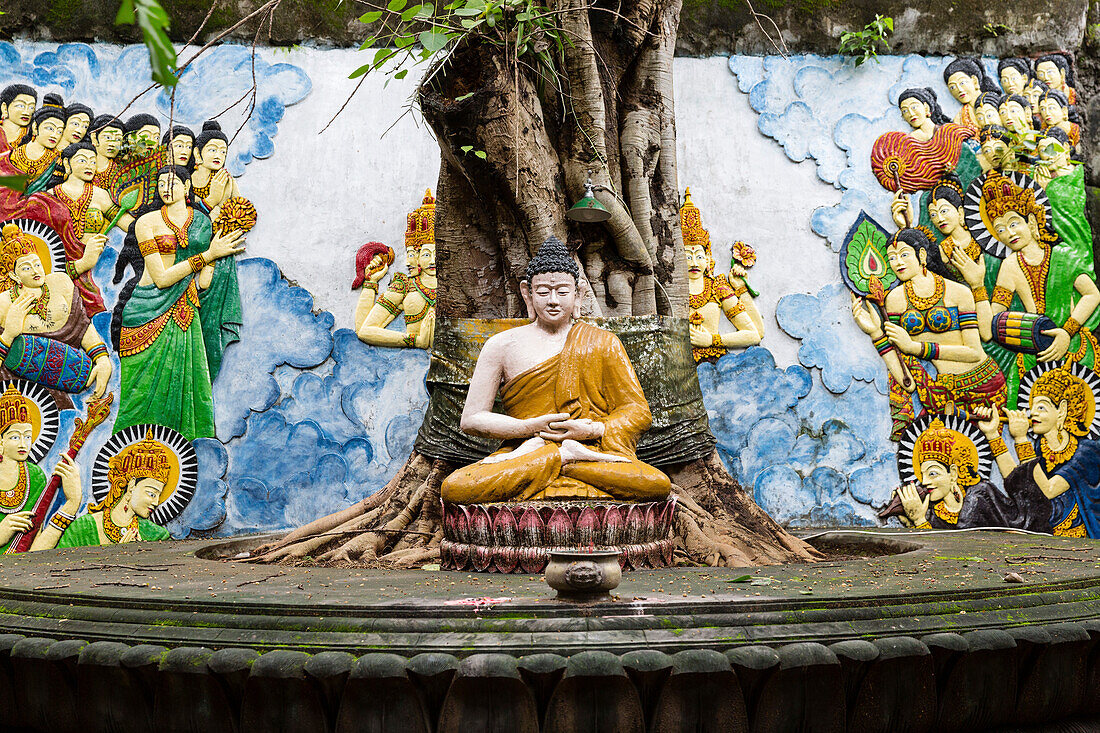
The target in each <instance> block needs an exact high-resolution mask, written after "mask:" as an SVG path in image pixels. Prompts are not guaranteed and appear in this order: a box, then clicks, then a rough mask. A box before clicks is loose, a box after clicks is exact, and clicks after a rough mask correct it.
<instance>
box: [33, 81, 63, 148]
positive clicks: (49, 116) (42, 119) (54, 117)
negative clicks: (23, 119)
mask: <svg viewBox="0 0 1100 733" xmlns="http://www.w3.org/2000/svg"><path fill="white" fill-rule="evenodd" d="M64 131H65V109H64V107H63V106H62V105H61V97H59V96H58V95H56V94H47V95H46V96H45V97H43V98H42V109H40V110H38V111H37V112H35V113H34V117H32V118H31V140H33V141H34V142H36V143H38V144H39V145H41V146H42V147H44V148H46V149H47V150H55V149H56V148H57V147H58V145H60V143H61V138H62V135H63V133H64Z"/></svg>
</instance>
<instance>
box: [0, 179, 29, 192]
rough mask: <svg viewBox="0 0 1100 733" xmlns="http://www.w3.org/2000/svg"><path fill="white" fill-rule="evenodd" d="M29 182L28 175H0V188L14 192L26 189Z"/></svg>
mask: <svg viewBox="0 0 1100 733" xmlns="http://www.w3.org/2000/svg"><path fill="white" fill-rule="evenodd" d="M29 182H30V176H0V188H7V189H10V190H12V191H15V192H16V193H23V192H24V191H26V190H27V183H29Z"/></svg>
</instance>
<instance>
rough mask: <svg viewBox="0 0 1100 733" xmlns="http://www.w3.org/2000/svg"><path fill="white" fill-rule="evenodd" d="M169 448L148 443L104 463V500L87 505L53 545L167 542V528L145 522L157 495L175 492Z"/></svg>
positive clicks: (149, 438)
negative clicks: (105, 474)
mask: <svg viewBox="0 0 1100 733" xmlns="http://www.w3.org/2000/svg"><path fill="white" fill-rule="evenodd" d="M174 463H175V459H174V456H173V455H172V451H171V449H170V448H169V447H168V446H166V445H165V444H164V443H161V442H160V441H158V440H154V439H153V435H152V431H150V432H149V433H147V434H146V436H145V439H144V440H141V441H139V442H137V443H134V444H133V445H129V446H126V447H125V448H123V449H122V450H120V451H119V452H118V454H117V455H115V456H113V457H112V458H111V459H110V460H108V462H107V483H108V485H109V487H110V488H109V489H108V491H107V496H105V497H104V498H103V501H101V502H99V503H98V504H89V505H88V514H85V515H83V516H82V517H78V518H77V519H76V520H75V521H74V522H73V523H72V524H70V525H69V527H68V529H66V530H65V532H64V533H63V534H62V535H61V539H60V540H59V541H58V543H57V546H58V547H86V546H89V545H106V544H120V543H124V542H135V541H141V542H151V541H156V540H166V539H168V538H169V534H168V530H166V529H165V528H164V527H161V526H160V525H158V524H154V523H153V522H151V521H149V515H150V514H152V512H153V510H154V509H156V508H157V504H159V503H160V500H161V497H162V496H164V495H165V494H166V493H168V494H170V493H171V492H172V490H173V489H174V488H175V487H174V486H172V485H170V484H171V483H172V480H173V478H172V473H173V468H172V467H173V464H174Z"/></svg>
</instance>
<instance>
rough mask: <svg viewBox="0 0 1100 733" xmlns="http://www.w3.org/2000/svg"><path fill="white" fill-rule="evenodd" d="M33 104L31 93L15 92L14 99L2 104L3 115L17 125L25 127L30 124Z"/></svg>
mask: <svg viewBox="0 0 1100 733" xmlns="http://www.w3.org/2000/svg"><path fill="white" fill-rule="evenodd" d="M35 104H36V103H35V101H34V97H32V96H31V95H29V94H16V95H15V99H13V100H11V101H10V102H8V103H7V104H6V105H5V106H4V109H3V117H4V119H5V120H11V121H12V122H14V123H15V124H16V125H18V126H19V127H26V126H27V125H29V124H31V117H33V116H34V108H35Z"/></svg>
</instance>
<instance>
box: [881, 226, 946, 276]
mask: <svg viewBox="0 0 1100 733" xmlns="http://www.w3.org/2000/svg"><path fill="white" fill-rule="evenodd" d="M886 261H887V262H888V263H889V264H890V269H891V270H893V271H894V274H895V275H897V276H898V280H900V281H901V282H908V281H909V280H912V279H913V278H914V277H916V276H917V275H919V274H921V273H922V272H924V271H925V269H928V270H931V271H932V272H935V273H936V274H938V275H946V274H947V270H946V267H945V266H944V264H943V260H942V259H940V248H939V245H938V244H936V241H935V239H933V238H932V233H931V232H930V231H928V230H927V229H924V228H923V227H916V228H909V227H907V228H905V229H899V230H898V231H897V232H895V233H894V236H892V237H890V241H889V243H888V244H887V245H886Z"/></svg>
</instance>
